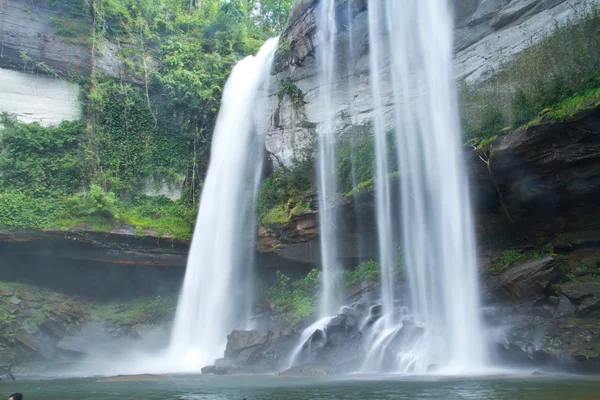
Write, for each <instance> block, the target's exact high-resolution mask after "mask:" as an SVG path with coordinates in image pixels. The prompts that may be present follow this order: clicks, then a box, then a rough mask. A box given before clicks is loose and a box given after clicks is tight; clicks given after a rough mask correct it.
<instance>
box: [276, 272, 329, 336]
mask: <svg viewBox="0 0 600 400" xmlns="http://www.w3.org/2000/svg"><path fill="white" fill-rule="evenodd" d="M320 275H321V273H320V272H319V271H318V270H316V269H313V270H312V271H310V272H309V273H308V275H307V276H306V277H305V278H304V279H300V280H298V281H296V282H291V280H290V278H289V277H288V276H286V275H284V274H282V273H281V272H279V271H277V279H276V282H275V284H274V285H272V286H270V287H269V288H267V290H266V293H265V296H266V298H267V300H269V302H270V303H271V304H272V307H273V310H274V311H275V312H277V313H278V314H280V315H282V316H283V317H284V318H285V319H286V320H287V321H288V322H289V323H291V324H292V325H294V324H297V323H299V322H300V321H302V320H303V319H305V318H307V317H310V316H311V315H313V314H314V313H315V312H316V307H317V305H318V299H317V295H318V291H319V281H320V279H321V278H320Z"/></svg>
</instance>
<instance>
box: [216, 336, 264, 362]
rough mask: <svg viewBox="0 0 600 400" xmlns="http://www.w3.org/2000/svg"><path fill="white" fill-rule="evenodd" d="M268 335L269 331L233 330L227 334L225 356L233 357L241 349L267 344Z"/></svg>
mask: <svg viewBox="0 0 600 400" xmlns="http://www.w3.org/2000/svg"><path fill="white" fill-rule="evenodd" d="M270 336H271V334H270V331H237V330H236V331H233V332H231V334H229V335H227V346H226V347H225V358H233V357H236V356H237V355H238V354H239V353H240V352H241V351H242V350H245V349H248V348H251V347H255V346H262V345H264V344H267V342H268V341H269V338H270Z"/></svg>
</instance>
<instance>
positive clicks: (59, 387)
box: [0, 375, 600, 400]
mask: <svg viewBox="0 0 600 400" xmlns="http://www.w3.org/2000/svg"><path fill="white" fill-rule="evenodd" d="M14 391H20V392H22V393H23V394H24V395H25V398H26V399H27V400H35V399H46V400H59V399H61V400H76V399H77V400H86V399H99V400H103V399H150V400H151V399H186V400H195V399H203V400H242V399H243V398H246V399H247V400H266V399H270V400H296V399H297V400H309V399H310V400H319V399H334V400H335V399H348V400H352V399H356V400H359V399H360V400H379V399H382V400H383V399H411V400H412V399H461V400H466V399H473V400H482V399H494V400H534V399H544V400H564V399H573V400H593V399H599V400H600V378H580V377H576V378H575V377H539V378H538V377H536V378H514V377H494V378H463V379H457V378H396V377H389V376H386V377H381V376H377V377H351V378H345V379H325V378H284V377H280V376H205V375H198V376H175V377H169V378H168V379H167V380H157V381H150V382H116V383H115V382H111V383H106V382H98V380H97V379H94V378H85V379H82V378H79V379H52V380H49V379H45V380H20V381H18V382H13V383H0V398H5V397H8V395H9V394H10V393H12V392H14Z"/></svg>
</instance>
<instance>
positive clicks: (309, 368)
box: [281, 364, 334, 376]
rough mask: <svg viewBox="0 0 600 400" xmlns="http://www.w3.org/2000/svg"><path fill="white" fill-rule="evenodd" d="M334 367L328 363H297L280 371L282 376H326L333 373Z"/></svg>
mask: <svg viewBox="0 0 600 400" xmlns="http://www.w3.org/2000/svg"><path fill="white" fill-rule="evenodd" d="M333 371H334V369H333V368H332V367H331V366H328V365H320V364H306V365H297V366H295V367H292V368H290V369H287V370H285V371H283V372H282V373H281V375H283V376H326V375H331V374H333Z"/></svg>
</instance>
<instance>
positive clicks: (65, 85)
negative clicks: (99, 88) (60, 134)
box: [0, 68, 80, 126]
mask: <svg viewBox="0 0 600 400" xmlns="http://www.w3.org/2000/svg"><path fill="white" fill-rule="evenodd" d="M0 82H2V85H0V112H7V113H9V114H12V115H14V116H16V117H17V119H18V120H19V121H21V122H27V123H29V122H38V123H39V124H41V125H44V126H47V125H58V124H59V123H60V122H61V121H72V120H76V119H79V116H80V105H79V101H78V96H79V86H78V85H77V84H74V83H70V82H67V81H64V80H62V79H60V78H52V77H49V76H44V75H39V74H32V73H26V72H21V71H13V70H9V69H5V68H0Z"/></svg>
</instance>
